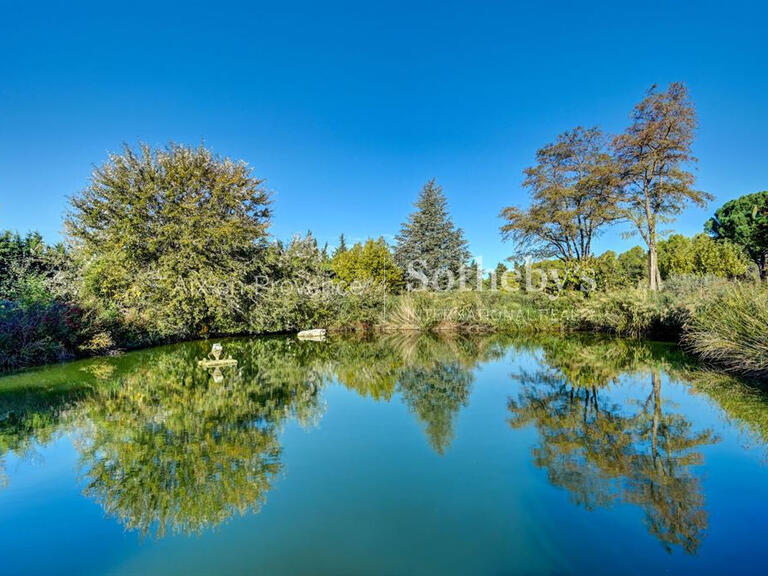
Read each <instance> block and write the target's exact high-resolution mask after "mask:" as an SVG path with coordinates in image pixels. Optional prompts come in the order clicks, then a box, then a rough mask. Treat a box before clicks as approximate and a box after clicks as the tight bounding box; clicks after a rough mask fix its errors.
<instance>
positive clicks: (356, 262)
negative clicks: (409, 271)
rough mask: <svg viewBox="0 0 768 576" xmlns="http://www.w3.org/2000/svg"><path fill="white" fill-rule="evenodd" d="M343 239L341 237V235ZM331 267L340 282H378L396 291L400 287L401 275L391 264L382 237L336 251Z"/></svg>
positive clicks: (391, 257) (390, 256)
mask: <svg viewBox="0 0 768 576" xmlns="http://www.w3.org/2000/svg"><path fill="white" fill-rule="evenodd" d="M342 238H343V236H342ZM331 268H332V269H333V272H334V273H335V274H336V276H337V277H338V278H339V279H340V280H342V281H343V282H347V283H349V284H352V283H353V282H378V283H381V284H383V285H384V286H386V287H387V290H389V291H391V292H396V291H398V290H400V289H401V288H402V287H403V272H402V270H400V268H399V267H398V266H397V264H395V260H394V258H393V256H392V252H391V251H390V249H389V246H388V245H387V242H386V241H385V240H384V238H379V239H378V240H374V239H372V238H369V239H368V240H366V241H365V244H361V243H360V242H358V243H356V244H355V245H354V246H352V248H349V249H345V250H344V251H341V250H337V251H336V252H335V254H334V255H333V259H332V260H331Z"/></svg>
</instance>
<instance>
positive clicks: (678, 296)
mask: <svg viewBox="0 0 768 576" xmlns="http://www.w3.org/2000/svg"><path fill="white" fill-rule="evenodd" d="M278 296H281V295H277V296H275V297H274V298H265V299H264V300H263V301H262V306H256V307H254V308H253V311H252V314H251V317H250V318H249V321H248V322H246V323H244V324H239V325H236V326H234V327H233V330H232V331H229V332H221V331H216V330H212V331H210V332H208V333H201V334H198V335H193V336H190V337H193V338H200V337H206V336H216V337H218V336H223V335H234V334H247V335H254V334H264V333H273V332H293V331H297V330H300V329H304V328H316V327H324V328H328V329H331V330H335V331H384V332H488V333H490V332H498V333H506V334H554V333H568V332H594V333H604V334H613V335H618V336H624V337H631V338H652V339H657V340H667V341H670V342H677V343H680V344H681V345H682V346H683V348H684V349H685V350H687V351H688V352H690V353H691V354H692V355H693V356H695V357H697V358H699V359H700V360H702V361H703V362H705V363H706V364H708V365H711V366H713V367H717V368H718V369H720V370H724V371H727V372H730V373H734V374H741V375H746V376H749V377H752V378H759V379H766V378H768V330H766V327H767V326H768V287H766V286H765V285H761V284H755V283H735V282H727V281H723V280H717V279H708V278H702V277H695V278H692V277H688V278H676V279H671V280H670V281H669V282H667V283H666V285H665V287H664V289H663V290H661V291H659V292H650V291H647V290H642V289H621V290H615V291H607V292H599V293H593V294H592V295H590V296H588V297H587V296H585V295H583V294H582V293H580V292H576V291H563V292H562V293H560V294H559V295H554V294H546V293H526V292H521V291H514V292H501V291H461V292H458V291H456V292H442V293H435V292H411V293H405V294H400V295H386V294H385V293H384V292H383V291H379V292H370V293H366V294H364V295H362V296H361V295H351V294H346V295H339V294H336V295H333V294H330V295H328V294H321V295H319V296H318V295H310V296H303V297H302V296H298V297H295V298H294V299H292V300H290V301H286V299H285V298H283V297H278ZM91 332H93V330H85V329H83V327H82V326H81V325H80V323H79V322H78V318H77V317H76V315H75V313H74V312H73V311H72V310H71V309H69V308H61V307H57V306H54V305H50V306H48V307H42V308H41V307H28V308H24V309H22V308H19V307H14V306H10V305H6V306H5V307H0V358H1V360H0V370H9V369H14V368H18V367H25V366H31V365H34V364H42V363H47V362H54V361H59V360H63V359H68V358H72V357H77V356H92V355H98V354H103V353H108V352H110V351H112V350H113V349H114V346H112V347H110V346H109V345H107V344H109V342H110V341H111V338H110V336H109V334H106V335H105V334H104V333H102V332H97V333H96V336H97V337H98V336H100V337H101V339H102V340H104V341H105V342H106V344H104V345H100V346H96V345H94V344H93V342H94V336H93V335H92V334H91ZM86 336H87V338H86ZM78 338H79V339H80V340H82V341H81V342H78ZM188 338H189V337H188ZM188 338H187V339H188ZM97 339H98V338H97ZM179 339H181V338H177V339H176V340H179ZM114 340H115V341H116V342H121V345H120V346H121V347H122V348H130V347H142V346H148V345H154V344H157V343H162V341H155V340H147V341H143V340H141V339H140V340H138V341H137V343H135V344H130V343H128V344H127V345H126V344H125V340H121V338H120V337H115V338H114ZM173 340H174V339H166V340H165V341H166V342H168V341H173Z"/></svg>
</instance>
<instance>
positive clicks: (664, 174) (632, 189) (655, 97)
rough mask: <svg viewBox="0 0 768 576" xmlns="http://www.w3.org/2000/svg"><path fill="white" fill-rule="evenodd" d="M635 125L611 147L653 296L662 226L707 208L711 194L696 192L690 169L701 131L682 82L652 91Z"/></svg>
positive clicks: (657, 283) (637, 113) (637, 108)
mask: <svg viewBox="0 0 768 576" xmlns="http://www.w3.org/2000/svg"><path fill="white" fill-rule="evenodd" d="M631 118H632V124H631V125H630V126H629V127H628V128H627V129H626V130H625V131H624V132H623V133H622V134H620V135H618V136H617V137H616V138H615V139H614V142H613V146H614V150H615V157H616V160H617V162H618V164H619V167H620V170H621V177H622V189H623V199H624V215H625V216H626V217H627V218H628V219H629V221H630V222H632V224H634V226H635V228H636V229H637V232H638V233H639V234H640V236H641V237H642V238H643V241H644V242H645V244H646V246H647V248H648V278H649V287H650V289H651V290H658V289H659V287H660V286H661V274H660V272H659V263H658V242H659V238H660V236H662V235H663V230H660V228H659V226H660V225H663V224H665V223H668V222H670V221H672V220H673V219H674V217H675V216H676V215H678V214H679V213H680V212H682V210H683V209H684V208H685V207H686V205H687V204H689V203H693V204H696V205H699V206H703V205H705V204H706V202H707V201H708V200H710V199H711V198H712V197H711V195H710V194H707V193H705V192H701V191H699V190H696V189H694V188H693V185H694V182H695V178H694V175H693V173H691V172H690V171H689V170H688V169H687V166H688V165H690V164H691V163H692V162H695V160H696V158H695V157H694V156H693V152H692V151H691V146H692V144H693V138H694V133H695V130H696V126H697V120H696V110H695V108H694V105H693V102H691V99H690V97H689V94H688V89H687V88H686V87H685V85H684V84H682V83H680V82H674V83H672V84H670V85H669V87H668V88H667V90H666V91H663V92H659V91H658V90H657V89H656V86H652V87H651V88H650V90H649V91H648V94H647V96H646V97H645V98H644V99H643V100H642V101H641V102H640V103H639V104H638V105H637V106H635V108H634V110H633V111H632V115H631Z"/></svg>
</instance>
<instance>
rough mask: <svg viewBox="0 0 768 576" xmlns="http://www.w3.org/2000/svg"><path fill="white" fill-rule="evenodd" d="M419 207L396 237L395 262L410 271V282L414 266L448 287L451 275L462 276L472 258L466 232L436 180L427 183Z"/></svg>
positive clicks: (420, 197)
mask: <svg viewBox="0 0 768 576" xmlns="http://www.w3.org/2000/svg"><path fill="white" fill-rule="evenodd" d="M415 206H416V211H415V212H413V213H412V214H411V215H410V216H409V217H408V221H407V222H405V223H404V224H403V225H402V228H401V230H400V233H399V234H398V235H397V237H396V242H397V243H396V245H395V261H396V262H397V264H398V265H399V266H400V268H402V269H403V271H404V272H405V273H406V281H410V280H411V278H410V277H409V275H408V273H409V270H410V269H414V270H417V271H421V272H422V273H423V274H424V275H425V276H426V277H427V278H428V279H429V281H430V282H431V281H432V280H434V279H436V278H437V279H438V283H437V285H438V286H439V287H445V286H446V285H447V279H446V278H447V275H448V274H450V275H452V276H453V277H454V278H456V277H458V276H459V273H460V271H461V269H462V267H463V266H465V265H466V263H467V260H468V259H469V249H468V247H467V242H466V240H465V239H464V233H463V232H462V230H461V228H456V227H455V226H454V224H453V221H452V220H451V218H450V216H449V214H448V208H447V205H446V200H445V196H444V195H443V189H442V188H441V187H440V186H438V185H437V184H435V181H434V180H430V181H429V182H427V183H426V184H425V185H424V187H423V188H422V190H421V193H420V194H419V199H418V200H417V201H416V204H415ZM432 287H435V286H434V285H432Z"/></svg>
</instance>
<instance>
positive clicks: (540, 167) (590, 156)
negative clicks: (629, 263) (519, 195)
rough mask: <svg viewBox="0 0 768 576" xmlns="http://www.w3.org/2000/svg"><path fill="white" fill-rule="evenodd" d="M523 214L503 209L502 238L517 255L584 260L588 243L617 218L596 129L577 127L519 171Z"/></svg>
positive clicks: (610, 166)
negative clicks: (525, 200)
mask: <svg viewBox="0 0 768 576" xmlns="http://www.w3.org/2000/svg"><path fill="white" fill-rule="evenodd" d="M523 187H524V188H526V189H527V190H528V191H529V192H530V194H531V205H530V207H529V208H528V209H527V210H521V209H520V208H516V207H514V206H510V207H507V208H504V209H503V210H502V211H501V217H502V218H503V220H504V224H503V225H502V227H501V232H502V236H503V237H504V238H505V239H511V240H513V241H514V242H515V245H516V252H517V255H530V256H534V257H538V258H551V257H556V258H559V259H560V260H563V261H572V260H585V259H587V258H589V257H590V255H591V252H592V240H593V238H594V237H595V236H596V235H597V234H598V233H599V232H600V230H601V229H602V228H603V227H604V226H605V225H606V224H609V223H610V222H612V221H613V220H615V219H616V218H617V215H618V209H617V204H618V194H617V192H618V178H617V170H616V167H615V164H614V162H613V160H612V158H611V155H610V154H609V153H608V150H607V146H606V141H605V137H604V136H603V134H602V132H601V131H600V129H599V128H597V127H594V128H582V127H577V128H575V129H573V130H570V131H568V132H565V133H563V134H561V135H560V136H558V138H557V141H556V142H555V143H554V144H548V145H547V146H545V147H544V148H542V149H540V150H539V151H538V152H537V153H536V165H535V166H533V167H531V168H528V169H526V170H525V181H524V182H523Z"/></svg>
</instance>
